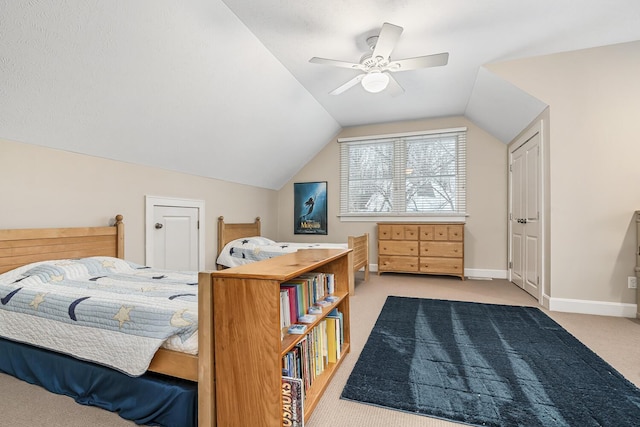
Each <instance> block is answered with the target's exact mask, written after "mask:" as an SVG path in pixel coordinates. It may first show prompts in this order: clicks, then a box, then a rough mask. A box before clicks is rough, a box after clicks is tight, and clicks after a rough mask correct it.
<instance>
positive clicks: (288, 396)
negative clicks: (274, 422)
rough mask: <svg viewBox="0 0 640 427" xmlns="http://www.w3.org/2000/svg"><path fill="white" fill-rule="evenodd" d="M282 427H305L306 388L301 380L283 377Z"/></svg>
mask: <svg viewBox="0 0 640 427" xmlns="http://www.w3.org/2000/svg"><path fill="white" fill-rule="evenodd" d="M282 425H283V427H304V386H303V384H302V379H301V378H295V377H286V376H284V377H282Z"/></svg>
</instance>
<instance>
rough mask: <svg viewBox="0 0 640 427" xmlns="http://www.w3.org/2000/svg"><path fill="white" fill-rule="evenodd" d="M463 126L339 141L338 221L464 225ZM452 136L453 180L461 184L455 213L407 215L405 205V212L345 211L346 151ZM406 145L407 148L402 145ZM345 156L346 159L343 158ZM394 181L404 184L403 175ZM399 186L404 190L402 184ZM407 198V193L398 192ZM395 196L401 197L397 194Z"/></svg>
mask: <svg viewBox="0 0 640 427" xmlns="http://www.w3.org/2000/svg"><path fill="white" fill-rule="evenodd" d="M466 134H467V128H466V127H459V128H449V129H438V130H428V131H417V132H402V133H393V134H385V135H370V136H359V137H346V138H338V140H337V141H338V143H339V144H346V146H341V147H340V154H339V156H340V159H339V160H340V207H339V209H340V210H339V214H338V217H339V219H340V221H345V222H346V221H375V222H377V221H416V220H419V221H424V222H437V221H448V222H464V221H465V220H466V217H467V213H466V199H467V197H466V187H467V183H466ZM451 136H455V137H456V138H457V141H456V180H457V183H458V185H460V183H462V186H461V187H459V188H458V190H460V189H461V190H462V191H458V190H457V191H456V199H457V200H456V209H457V210H456V211H426V212H425V211H423V212H406V205H404V203H403V204H402V205H403V208H404V209H405V211H391V212H348V210H347V209H348V199H349V194H348V191H349V170H348V169H349V159H348V148H346V147H349V146H351V145H354V144H362V143H376V142H379V143H387V144H388V143H389V142H393V143H395V142H397V141H399V140H403V139H409V141H404V142H402V143H403V144H407V142H410V141H411V140H415V139H416V137H418V138H419V137H426V138H438V137H451ZM405 146H406V145H405ZM345 155H346V157H345ZM393 163H394V164H393V165H392V168H396V169H397V166H398V164H399V161H398V160H394V161H393ZM392 180H393V181H394V182H406V180H405V179H404V178H402V175H401V174H400V173H399V172H398V171H397V170H396V171H395V172H394V176H393V178H392ZM401 187H404V183H403V184H402V186H401ZM400 194H402V195H406V192H404V191H403V192H402V193H400ZM397 197H400V196H399V195H397Z"/></svg>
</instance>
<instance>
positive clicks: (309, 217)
mask: <svg viewBox="0 0 640 427" xmlns="http://www.w3.org/2000/svg"><path fill="white" fill-rule="evenodd" d="M293 222H294V225H293V232H294V234H327V182H326V181H323V182H296V183H294V184H293Z"/></svg>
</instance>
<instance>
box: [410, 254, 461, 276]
mask: <svg viewBox="0 0 640 427" xmlns="http://www.w3.org/2000/svg"><path fill="white" fill-rule="evenodd" d="M420 272H421V273H435V274H438V273H439V274H455V275H459V276H462V275H463V272H462V258H430V257H420Z"/></svg>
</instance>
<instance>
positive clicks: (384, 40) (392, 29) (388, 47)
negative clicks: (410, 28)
mask: <svg viewBox="0 0 640 427" xmlns="http://www.w3.org/2000/svg"><path fill="white" fill-rule="evenodd" d="M400 34H402V27H398V26H397V25H393V24H389V23H388V22H385V23H384V24H382V29H381V30H380V35H379V36H378V40H377V41H376V45H375V47H374V48H373V57H374V58H377V57H381V58H383V59H389V56H391V52H393V49H394V48H395V47H396V44H397V43H398V39H400Z"/></svg>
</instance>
